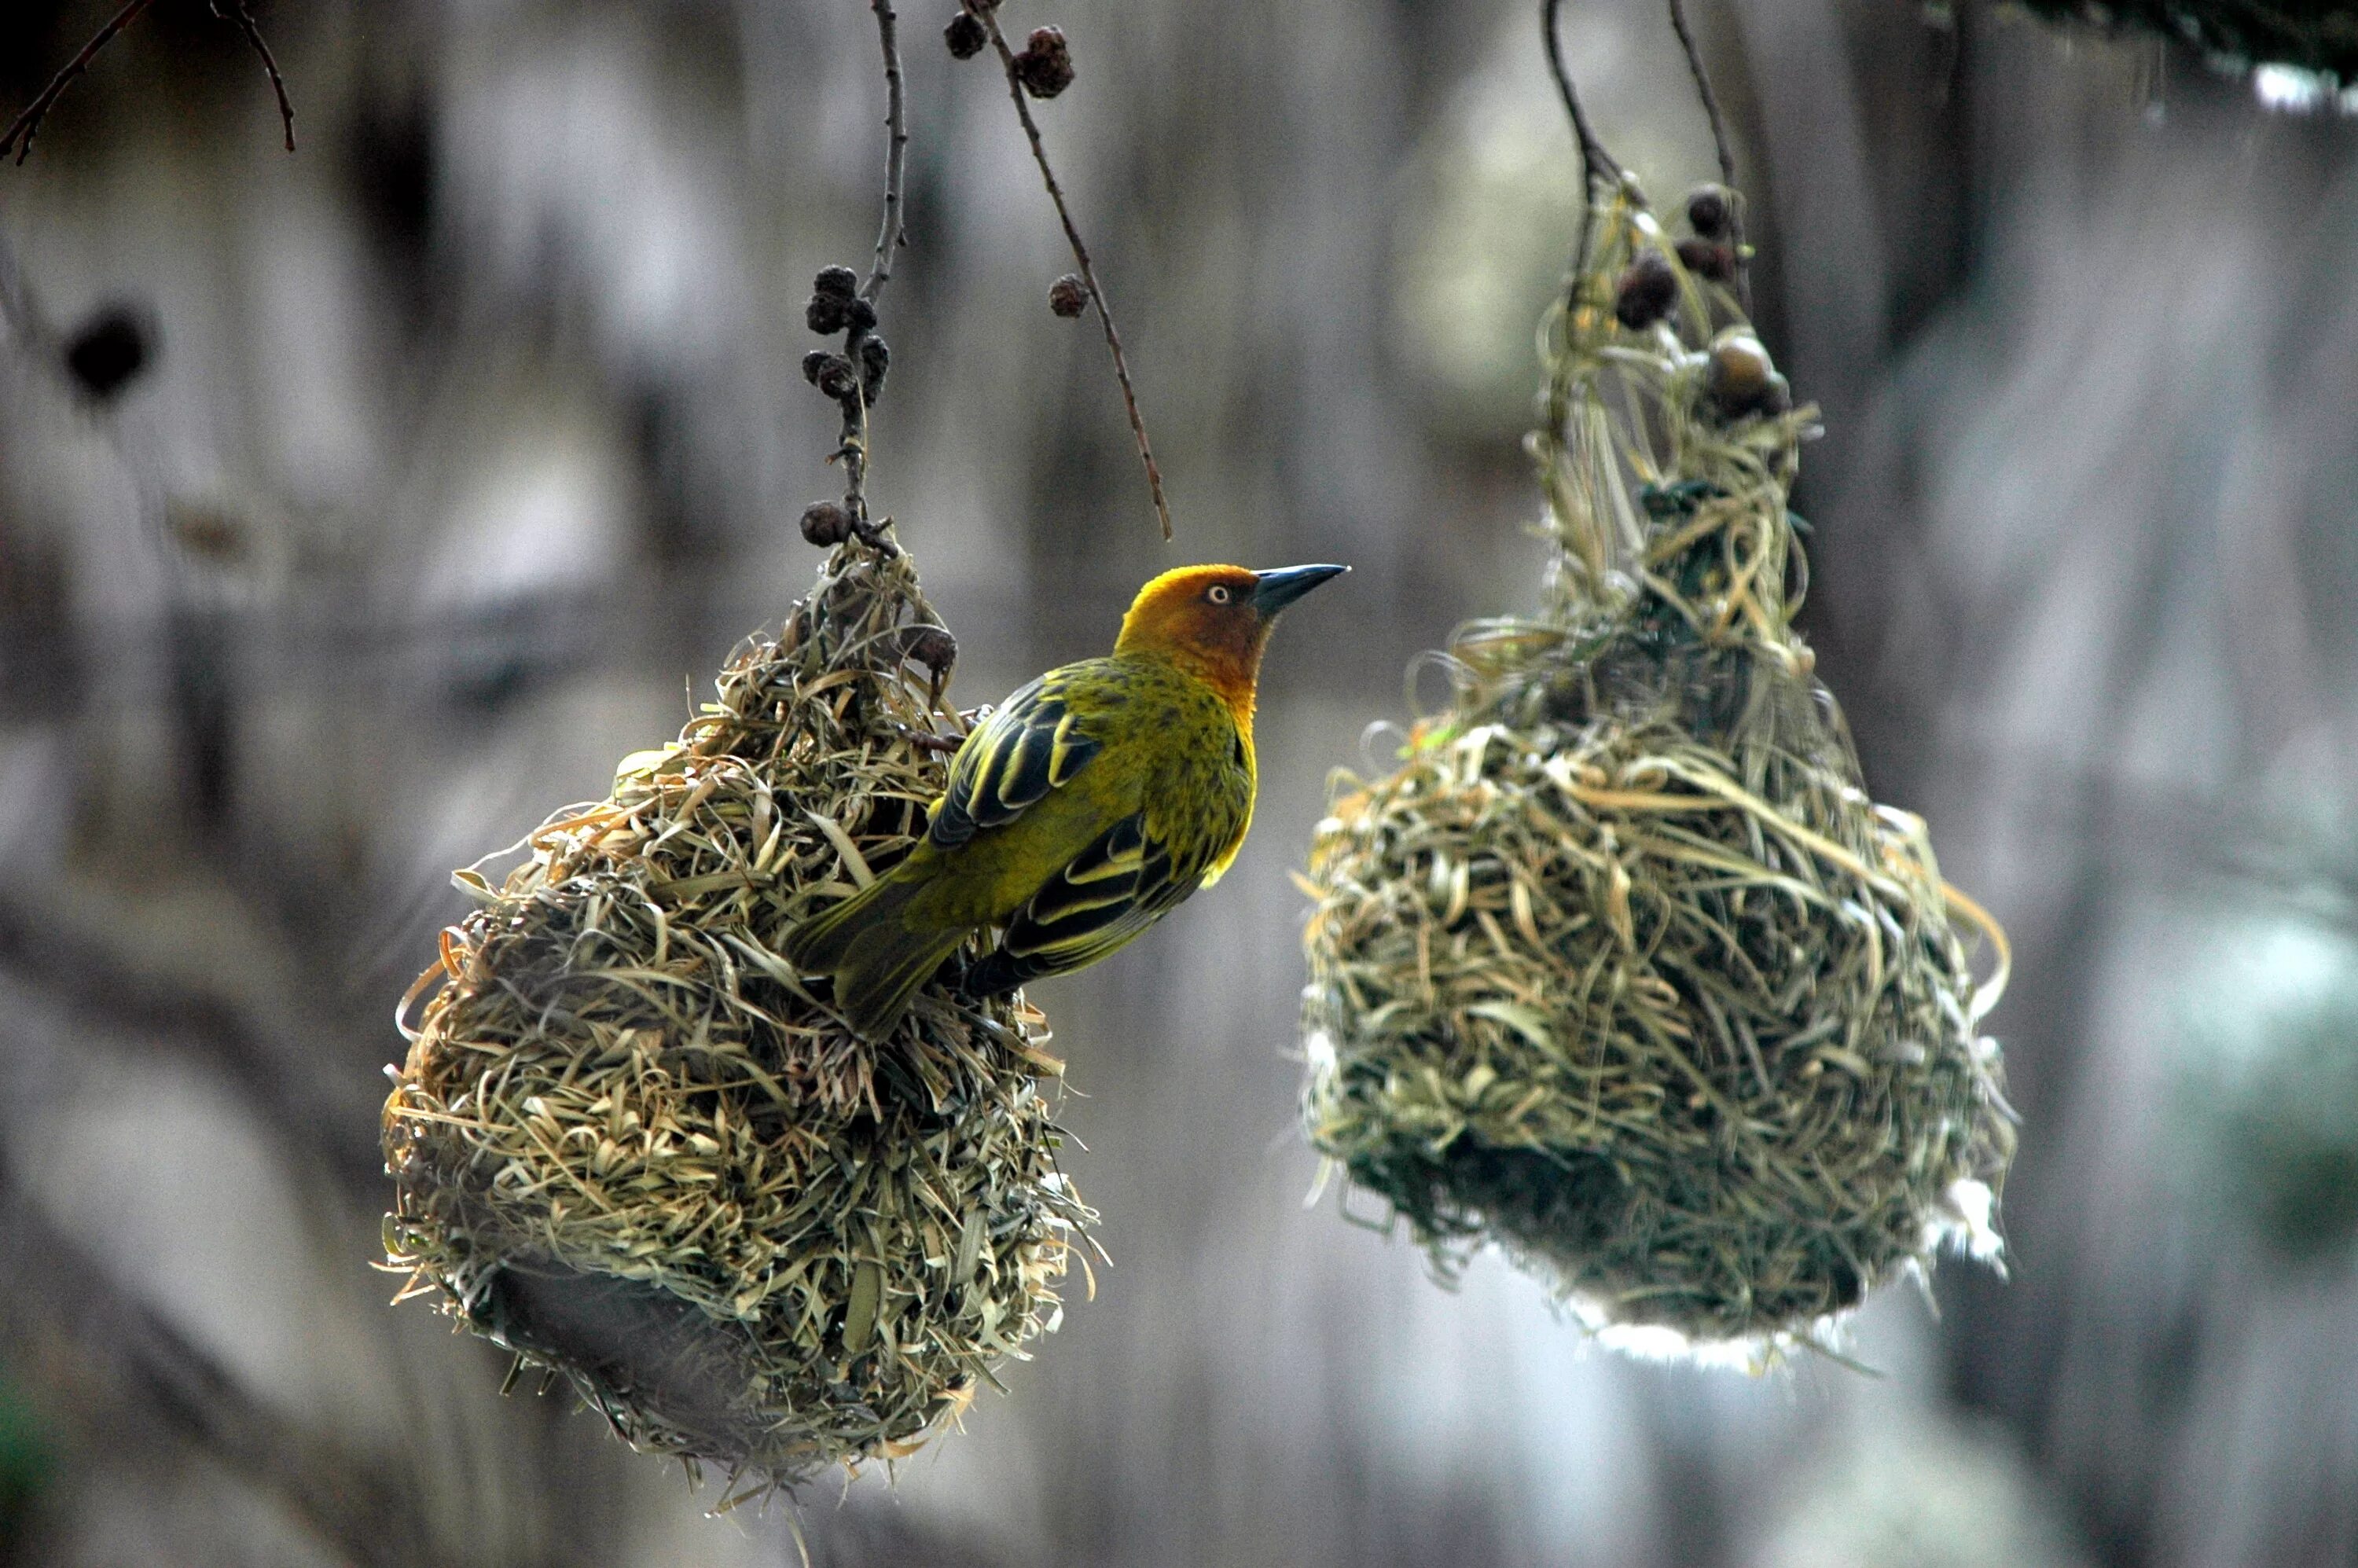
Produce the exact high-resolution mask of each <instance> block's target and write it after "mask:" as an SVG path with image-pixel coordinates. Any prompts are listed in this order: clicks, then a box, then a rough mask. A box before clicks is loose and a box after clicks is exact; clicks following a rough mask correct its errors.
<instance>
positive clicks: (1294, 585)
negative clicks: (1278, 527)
mask: <svg viewBox="0 0 2358 1568" xmlns="http://www.w3.org/2000/svg"><path fill="white" fill-rule="evenodd" d="M1350 569H1351V568H1348V567H1284V568H1280V569H1279V570H1276V571H1273V572H1255V573H1253V584H1254V587H1253V597H1252V601H1253V608H1254V609H1255V610H1257V611H1260V617H1261V619H1262V620H1264V621H1267V620H1269V619H1271V617H1272V616H1274V615H1276V613H1277V612H1278V611H1281V610H1282V609H1284V608H1285V607H1286V606H1287V605H1289V604H1291V603H1293V601H1294V600H1297V599H1300V598H1301V597H1302V596H1303V594H1305V593H1308V592H1309V591H1310V590H1311V589H1314V588H1316V587H1317V586H1318V585H1319V584H1320V583H1322V582H1325V581H1326V580H1327V579H1329V578H1338V577H1341V576H1342V575H1343V574H1344V573H1345V572H1347V571H1349V570H1350Z"/></svg>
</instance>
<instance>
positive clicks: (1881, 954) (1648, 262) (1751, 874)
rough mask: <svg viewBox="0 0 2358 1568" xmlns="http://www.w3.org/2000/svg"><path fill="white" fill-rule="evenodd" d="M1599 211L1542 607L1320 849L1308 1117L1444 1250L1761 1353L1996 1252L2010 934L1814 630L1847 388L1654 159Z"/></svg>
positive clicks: (1451, 1260) (1416, 735) (1689, 1341)
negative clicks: (1694, 258)
mask: <svg viewBox="0 0 2358 1568" xmlns="http://www.w3.org/2000/svg"><path fill="white" fill-rule="evenodd" d="M1594 222H1595V228H1596V234H1597V238H1596V241H1595V244H1594V246H1593V247H1592V249H1591V250H1590V252H1589V253H1588V256H1587V260H1586V265H1585V267H1584V268H1583V270H1582V272H1581V274H1580V276H1578V277H1577V278H1576V279H1575V280H1574V284H1573V286H1572V287H1571V288H1570V290H1569V292H1568V297H1567V298H1566V299H1565V301H1564V302H1563V303H1562V304H1561V305H1560V306H1559V308H1557V309H1556V310H1555V311H1554V312H1552V315H1551V317H1550V319H1549V322H1548V325H1547V328H1546V330H1545V334H1544V343H1543V347H1544V351H1545V352H1546V355H1547V358H1548V361H1549V365H1550V384H1549V388H1548V395H1547V399H1546V405H1547V415H1548V417H1547V424H1546V427H1544V428H1543V429H1542V430H1541V431H1540V432H1539V433H1538V434H1537V435H1536V436H1535V437H1534V438H1533V443H1532V445H1533V450H1534V453H1535V455H1536V456H1537V458H1538V459H1539V460H1540V468H1541V477H1542V481H1543V483H1544V485H1545V489H1546V492H1547V496H1548V502H1549V515H1548V520H1547V524H1546V532H1547V534H1548V535H1549V537H1550V538H1551V540H1552V545H1553V549H1552V570H1551V573H1550V576H1549V579H1548V583H1547V587H1546V590H1545V604H1544V608H1543V609H1542V610H1541V612H1540V613H1539V614H1538V615H1536V616H1534V617H1531V618H1529V619H1520V620H1499V621H1491V622H1479V623H1476V624H1475V625H1472V626H1469V627H1467V628H1466V629H1465V630H1463V631H1462V632H1460V633H1459V634H1458V636H1457V637H1456V639H1455V643H1454V645H1453V647H1452V649H1451V652H1450V654H1449V655H1447V656H1446V658H1445V663H1446V664H1447V665H1448V667H1449V668H1450V669H1451V670H1452V672H1453V675H1454V677H1455V692H1454V697H1453V700H1452V701H1451V702H1450V704H1449V706H1448V707H1447V708H1446V709H1445V710H1444V711H1443V712H1440V713H1438V714H1435V715H1433V716H1432V717H1430V718H1427V719H1424V720H1422V722H1420V723H1419V724H1417V725H1416V726H1415V728H1414V729H1413V730H1412V732H1411V734H1410V735H1409V737H1408V741H1407V744H1406V746H1405V747H1404V749H1403V752H1402V757H1401V765H1400V767H1399V768H1398V770H1397V771H1396V772H1394V773H1390V775H1389V776H1387V777H1384V778H1381V779H1379V780H1377V781H1375V782H1373V783H1363V782H1361V781H1359V780H1357V779H1354V778H1351V777H1349V776H1348V775H1340V776H1338V781H1337V798H1336V802H1335V805H1334V807H1333V812H1332V815H1331V816H1329V817H1328V818H1327V820H1325V822H1323V823H1322V824H1321V825H1320V827H1319V829H1318V832H1317V836H1316V838H1315V840H1314V846H1313V849H1312V851H1311V857H1310V885H1311V889H1312V892H1313V893H1314V898H1315V901H1316V902H1315V904H1314V909H1313V912H1312V915H1311V919H1310V924H1309V929H1308V933H1307V936H1306V946H1307V949H1308V955H1309V960H1310V971H1311V973H1310V984H1309V986H1308V988H1307V989H1306V990H1305V992H1304V1010H1303V1035H1304V1040H1305V1044H1306V1048H1307V1054H1308V1057H1309V1064H1310V1070H1309V1077H1308V1081H1307V1084H1306V1086H1305V1088H1304V1091H1303V1118H1304V1122H1305V1126H1306V1129H1307V1131H1308V1133H1309V1136H1310V1140H1311V1141H1312V1143H1313V1144H1314V1147H1315V1148H1316V1149H1318V1150H1319V1151H1320V1152H1322V1153H1323V1154H1325V1156H1326V1157H1327V1158H1328V1159H1329V1160H1330V1161H1332V1162H1334V1163H1335V1165H1337V1166H1339V1167H1340V1168H1341V1170H1342V1171H1343V1172H1344V1173H1346V1174H1347V1177H1348V1179H1349V1181H1350V1182H1351V1183H1352V1184H1355V1185H1356V1186H1357V1187H1361V1188H1365V1189H1368V1190H1370V1191H1372V1192H1373V1193H1375V1194H1376V1195H1379V1196H1380V1197H1381V1198H1383V1199H1385V1200H1387V1201H1388V1202H1389V1204H1390V1208H1391V1210H1392V1212H1393V1214H1394V1215H1395V1216H1396V1217H1400V1218H1404V1219H1405V1220H1406V1221H1407V1222H1408V1224H1409V1226H1410V1227H1411V1229H1412V1233H1413V1234H1414V1236H1415V1237H1416V1238H1417V1239H1418V1240H1419V1241H1420V1242H1422V1244H1423V1245H1424V1246H1425V1247H1426V1248H1427V1249H1428V1250H1429V1252H1430V1253H1431V1255H1432V1258H1433V1261H1434V1264H1435V1265H1436V1268H1437V1269H1438V1270H1439V1271H1441V1272H1442V1273H1443V1274H1444V1277H1450V1276H1453V1275H1454V1274H1455V1271H1456V1270H1457V1269H1458V1268H1459V1267H1460V1266H1462V1264H1463V1263H1464V1262H1465V1260H1466V1258H1467V1257H1468V1256H1469V1255H1470V1254H1471V1253H1472V1252H1474V1251H1475V1250H1476V1249H1478V1248H1479V1247H1480V1246H1482V1245H1483V1244H1484V1243H1486V1242H1496V1243H1497V1244H1498V1245H1499V1246H1501V1247H1502V1248H1503V1249H1505V1250H1506V1251H1507V1252H1508V1253H1509V1254H1510V1255H1511V1256H1512V1257H1514V1258H1515V1259H1516V1260H1518V1261H1520V1262H1521V1263H1522V1264H1524V1265H1525V1266H1526V1267H1528V1268H1530V1269H1531V1270H1533V1271H1536V1272H1537V1273H1539V1274H1541V1276H1543V1277H1544V1278H1545V1279H1547V1280H1548V1281H1550V1282H1551V1283H1552V1285H1553V1286H1554V1287H1555V1288H1556V1289H1557V1291H1558V1292H1560V1294H1561V1295H1562V1296H1563V1299H1564V1300H1565V1301H1566V1302H1567V1303H1568V1304H1569V1305H1570V1306H1571V1307H1572V1308H1573V1310H1574V1313H1575V1314H1576V1315H1577V1316H1578V1317H1579V1318H1580V1319H1581V1320H1582V1321H1584V1322H1585V1323H1586V1324H1588V1325H1591V1326H1593V1327H1595V1328H1596V1329H1597V1330H1598V1331H1600V1333H1602V1334H1604V1335H1605V1336H1606V1337H1607V1338H1608V1339H1610V1340H1614V1341H1617V1342H1618V1343H1621V1344H1623V1345H1626V1346H1629V1347H1631V1348H1637V1349H1641V1350H1655V1351H1661V1352H1665V1353H1688V1354H1702V1355H1708V1356H1713V1357H1717V1356H1718V1355H1720V1354H1721V1353H1723V1352H1725V1353H1728V1354H1731V1355H1733V1356H1734V1357H1737V1358H1741V1359H1747V1360H1750V1361H1753V1362H1755V1363H1758V1362H1761V1361H1763V1360H1766V1359H1769V1358H1773V1357H1775V1356H1776V1355H1777V1354H1778V1353H1779V1352H1780V1351H1781V1350H1783V1349H1785V1348H1787V1347H1789V1346H1791V1345H1793V1344H1795V1343H1808V1344H1814V1345H1820V1346H1823V1345H1824V1344H1825V1339H1824V1336H1823V1333H1822V1330H1823V1328H1824V1327H1825V1326H1827V1325H1828V1323H1829V1321H1830V1320H1831V1319H1833V1317H1834V1316H1836V1315H1837V1314H1841V1313H1843V1312H1844V1311H1845V1310H1846V1309H1848V1308H1850V1307H1853V1306H1855V1304H1856V1303H1858V1302H1859V1301H1860V1300H1861V1299H1862V1298H1863V1297H1864V1296H1865V1295H1866V1292H1869V1291H1870V1290H1872V1289H1873V1288H1874V1287H1875V1286H1876V1285H1877V1283H1878V1282H1880V1281H1883V1280H1885V1279H1886V1278H1887V1277H1889V1276H1891V1275H1892V1274H1894V1273H1895V1272H1901V1271H1912V1270H1918V1269H1920V1268H1922V1267H1924V1266H1927V1265H1929V1263H1930V1262H1931V1259H1932V1257H1933V1255H1934V1253H1935V1252H1936V1251H1937V1250H1938V1249H1941V1248H1942V1247H1943V1246H1944V1245H1946V1244H1950V1243H1952V1242H1953V1243H1957V1244H1961V1245H1963V1246H1964V1247H1965V1248H1967V1249H1970V1250H1973V1251H1974V1252H1976V1253H1978V1254H1979V1255H1981V1256H1984V1257H1985V1258H1991V1259H1995V1257H1996V1252H1997V1247H1998V1243H1997V1238H1996V1234H1995V1232H1994V1231H1993V1230H1992V1228H1991V1224H1990V1221H1991V1215H1992V1210H1993V1207H1994V1204H1995V1199H1996V1191H1997V1188H1998V1186H1999V1184H2000V1182H2001V1180H2002V1177H2003V1174H2004V1172H2005V1169H2006V1163H2007V1161H2008V1159H2009V1157H2010V1155H2011V1153H2012V1149H2013V1134H2012V1128H2011V1124H2010V1119H2009V1116H2008V1113H2007V1112H2006V1108H2005V1103H2004V1100H2003V1098H2002V1095H2001V1087H2000V1066H1999V1060H1998V1053H1997V1048H1996V1044H1994V1043H1993V1042H1991V1041H1989V1040H1987V1039H1985V1038H1983V1037H1981V1035H1980V1033H1979V1030H1978V1025H1979V1023H1980V1021H1981V1018H1982V1016H1983V1014H1984V1012H1985V1011H1986V1010H1987V1008H1988V1007H1989V1006H1990V1005H1991V1004H1992V1003H1993V1002H1994V1001H1995V1000H1996V993H1997V989H1998V988H1999V986H2000V984H2002V981H2003V976H2004V960H2003V943H2004V939H2003V936H2002V935H1999V934H1998V933H1997V931H1996V927H1995V925H1990V924H1989V923H1988V922H1987V919H1986V917H1985V916H1983V915H1981V914H1980V913H1979V911H1978V910H1977V909H1975V908H1974V906H1973V905H1972V904H1971V903H1970V902H1968V901H1967V900H1965V899H1964V898H1963V896H1962V895H1961V894H1959V893H1957V892H1955V891H1954V890H1952V889H1951V888H1949V887H1948V886H1947V885H1946V884H1945V883H1944V882H1943V881H1942V879H1941V876H1940V873H1939V871H1938V870H1937V868H1936V867H1935V864H1934V862H1933V858H1932V853H1931V847H1930V844H1929V842H1928V839H1927V837H1926V833H1925V829H1924V826H1923V824H1922V823H1921V822H1920V821H1919V820H1918V819H1916V818H1914V817H1912V816H1909V815H1908V814H1906V813H1904V812H1900V811H1897V810H1894V809H1892V808H1890V807H1887V806H1877V804H1875V802H1874V801H1872V800H1871V799H1869V798H1868V796H1867V795H1866V791H1865V789H1864V788H1863V787H1862V782H1861V773H1860V768H1859V763H1858V759H1857V757H1856V755H1855V752H1853V750H1852V747H1851V743H1850V740H1849V737H1848V734H1847V731H1846V730H1845V728H1844V725H1843V722H1842V720H1841V718H1840V716H1839V713H1838V711H1837V710H1836V708H1835V707H1834V704H1833V699H1832V697H1830V696H1829V694H1828V693H1827V692H1826V690H1825V688H1824V687H1823V686H1821V685H1819V684H1818V683H1817V682H1816V681H1815V680H1814V678H1813V677H1812V655H1811V653H1810V650H1809V649H1808V647H1807V646H1806V645H1805V644H1804V643H1802V641H1801V638H1800V637H1799V636H1798V635H1796V634H1795V633H1794V631H1793V629H1792V625H1791V617H1792V613H1793V611H1794V609H1795V608H1796V607H1797V603H1798V600H1799V598H1800V595H1801V589H1803V588H1804V586H1805V570H1804V568H1803V562H1802V557H1801V552H1800V549H1799V546H1798V545H1797V542H1796V540H1795V537H1794V529H1795V525H1796V524H1795V520H1794V519H1793V517H1792V516H1791V514H1790V513H1789V512H1788V510H1787V508H1786V494H1787V490H1788V487H1789V486H1790V483H1791V481H1792V478H1793V475H1794V472H1795V470H1796V465H1797V455H1798V450H1799V446H1800V442H1801V439H1802V438H1803V437H1804V436H1805V435H1808V434H1811V433H1812V427H1813V421H1814V416H1815V411H1814V410H1813V409H1810V408H1801V409H1794V408H1792V407H1791V405H1790V394H1788V393H1785V392H1784V391H1783V390H1782V389H1783V383H1782V378H1780V377H1778V376H1776V375H1775V373H1774V372H1773V369H1772V367H1770V365H1769V363H1768V359H1767V356H1766V354H1765V352H1764V351H1762V350H1761V349H1760V347H1759V345H1758V341H1757V340H1756V339H1754V338H1753V337H1752V336H1751V335H1750V330H1749V328H1748V327H1747V325H1746V324H1745V323H1744V322H1743V320H1742V319H1741V317H1740V315H1739V314H1738V312H1737V310H1736V302H1735V298H1734V297H1733V296H1732V295H1731V294H1730V293H1729V291H1728V290H1726V289H1725V288H1724V287H1718V286H1716V285H1714V283H1712V282H1710V281H1709V280H1708V279H1706V278H1704V277H1699V276H1696V275H1695V274H1694V273H1693V272H1690V271H1689V270H1688V268H1687V267H1686V266H1685V265H1682V263H1681V261H1680V259H1679V251H1678V249H1677V248H1676V247H1675V246H1674V244H1673V243H1672V242H1671V238H1670V237H1669V236H1668V235H1666V234H1665V233H1664V232H1663V230H1662V228H1661V226H1660V224H1659V223H1658V222H1657V221H1656V220H1655V219H1654V217H1653V216H1652V215H1651V214H1650V212H1649V211H1647V209H1646V207H1645V205H1644V202H1643V199H1642V197H1641V196H1639V193H1638V191H1637V189H1636V187H1635V186H1634V184H1625V186H1624V187H1623V188H1622V189H1619V190H1618V191H1617V192H1616V193H1614V194H1613V195H1612V196H1611V197H1610V198H1609V199H1608V200H1605V201H1603V202H1601V203H1600V205H1599V207H1598V209H1597V211H1596V212H1595V214H1594ZM1692 250H1693V243H1692V242H1690V251H1691V253H1692ZM1633 291H1634V292H1635V293H1636V294H1638V295H1639V296H1640V298H1639V304H1638V305H1637V307H1635V308H1633V307H1632V304H1631V298H1632V295H1633ZM1648 299H1650V300H1651V302H1652V303H1651V304H1648V303H1647V300H1648ZM1632 319H1635V321H1636V323H1637V324H1636V325H1630V324H1627V323H1628V322H1629V321H1630V320H1632ZM1976 927H1978V928H1980V929H1981V930H1984V931H1985V932H1986V933H1987V934H1988V935H1989V936H1990V938H1991V939H1992V941H1993V944H1994V945H1995V946H1996V947H1997V949H1998V952H1999V956H2000V957H1999V963H1998V966H1997V971H1996V974H1995V975H1994V976H1993V978H1992V979H1991V981H1990V982H1989V983H1986V984H1977V983H1976V981H1975V979H1974V974H1973V972H1972V970H1971V968H1970V967H1969V960H1970V957H1971V955H1970V953H1969V946H1968V938H1969V935H1971V933H1972V932H1973V931H1974V929H1975V928H1976Z"/></svg>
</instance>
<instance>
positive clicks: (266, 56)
mask: <svg viewBox="0 0 2358 1568" xmlns="http://www.w3.org/2000/svg"><path fill="white" fill-rule="evenodd" d="M155 3H156V0H130V3H129V4H128V5H124V7H123V9H122V10H120V11H117V12H116V13H115V14H114V16H110V17H108V18H107V20H106V24H105V25H104V26H103V27H100V28H99V29H98V31H97V32H96V33H94V34H92V36H91V40H90V42H88V43H86V44H84V45H82V46H81V52H80V53H78V54H76V55H75V56H74V57H73V59H70V60H68V61H67V62H66V66H65V69H64V70H60V71H59V72H58V73H57V75H55V76H53V77H51V78H50V79H49V85H48V86H47V87H44V88H42V89H41V91H40V92H38V94H36V95H35V96H34V99H33V101H32V102H31V103H27V105H25V109H24V112H23V113H22V114H18V115H17V116H16V119H14V120H12V121H11V122H9V124H8V129H7V131H6V132H5V134H0V158H5V157H7V156H8V155H9V154H10V153H12V152H13V153H15V154H16V161H17V162H18V163H20V164H21V163H23V162H24V161H25V160H26V159H27V158H28V157H31V156H32V154H33V138H34V136H35V135H38V134H39V131H40V128H41V121H42V120H43V119H44V118H46V117H47V116H48V114H49V111H50V110H51V109H54V108H56V107H57V103H58V100H59V98H61V97H63V96H64V95H65V91H66V89H67V88H68V87H69V86H70V85H71V84H72V82H73V80H74V78H75V77H77V76H80V75H81V73H82V72H84V71H86V70H89V69H90V65H91V61H92V60H94V59H97V58H98V51H99V50H101V49H104V48H105V47H106V46H107V45H108V44H110V43H112V42H114V37H115V35H116V34H118V33H120V32H122V31H123V30H124V28H125V27H129V26H131V24H132V23H134V22H135V21H137V20H138V19H139V16H140V14H141V13H142V12H144V11H146V9H147V8H148V7H149V6H150V5H154V4H155ZM247 4H248V0H208V8H209V9H211V12H212V14H213V15H214V16H216V17H218V18H220V19H221V20H222V21H224V22H227V23H229V24H230V25H231V26H232V27H235V28H236V29H237V30H238V31H239V32H241V33H243V35H245V41H246V42H247V43H249V44H251V45H253V46H254V53H256V54H258V55H260V56H261V57H262V69H263V70H265V71H267V72H268V73H269V76H270V89H271V91H272V92H275V93H276V94H277V95H278V118H279V123H280V124H283V125H284V126H286V128H287V151H288V152H290V153H291V152H293V151H294V150H295V105H294V103H293V102H292V101H291V100H289V99H288V98H287V79H286V78H285V77H283V76H281V75H280V74H279V73H278V61H277V59H276V58H275V57H274V56H273V55H272V54H271V52H270V46H269V45H268V44H267V43H265V42H264V41H263V37H262V29H261V28H260V27H256V26H255V25H254V14H253V13H252V12H251V11H249V10H248V9H247V8H246V6H247ZM223 5H227V6H228V7H229V8H228V9H227V10H223V9H222V6H223Z"/></svg>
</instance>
